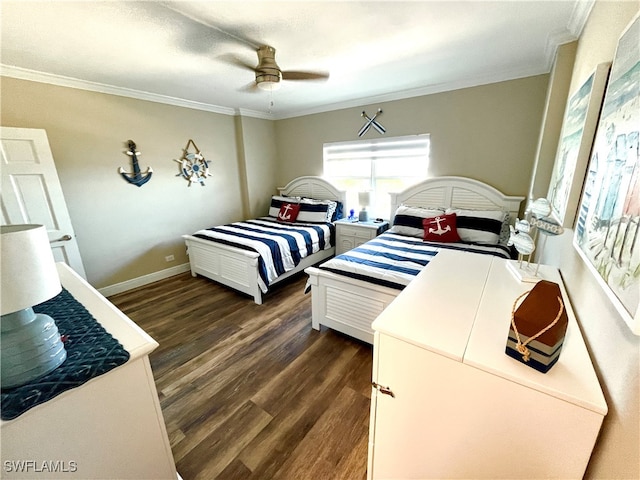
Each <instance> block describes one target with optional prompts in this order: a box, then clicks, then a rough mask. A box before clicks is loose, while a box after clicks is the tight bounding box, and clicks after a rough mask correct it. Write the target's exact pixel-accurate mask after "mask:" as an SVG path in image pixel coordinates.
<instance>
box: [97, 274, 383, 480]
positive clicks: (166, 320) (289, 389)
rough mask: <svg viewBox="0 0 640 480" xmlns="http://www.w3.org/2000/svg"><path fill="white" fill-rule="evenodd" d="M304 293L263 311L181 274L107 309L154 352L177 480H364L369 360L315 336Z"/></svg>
mask: <svg viewBox="0 0 640 480" xmlns="http://www.w3.org/2000/svg"><path fill="white" fill-rule="evenodd" d="M305 281H306V275H304V274H301V275H299V276H294V277H293V278H291V279H288V280H285V281H284V283H283V284H282V285H277V286H276V287H274V289H273V290H272V291H271V292H270V293H269V294H268V295H267V296H266V297H265V300H264V304H263V305H256V304H255V303H254V302H253V299H251V298H249V297H247V296H244V295H242V294H239V293H236V292H233V291H231V290H229V289H228V288H226V287H222V286H220V285H218V284H216V283H214V282H211V281H209V280H207V279H204V278H200V277H198V278H193V277H192V276H191V275H190V274H189V273H185V274H181V275H177V276H175V277H171V278H169V279H165V280H162V281H160V282H156V283H153V284H151V285H147V286H144V287H141V288H138V289H135V290H132V291H129V292H125V293H122V294H118V295H114V296H112V297H110V298H109V300H110V301H111V302H113V303H114V304H115V305H116V306H117V307H118V308H120V309H121V310H122V311H123V312H124V313H125V314H127V315H128V316H129V317H130V318H131V319H132V320H133V321H135V322H136V323H137V324H138V325H140V326H141V327H142V328H143V329H144V330H145V331H146V332H147V333H149V335H151V336H152V337H153V338H154V339H155V340H156V341H157V342H158V343H159V344H160V346H159V347H158V348H157V349H156V350H155V351H154V352H153V353H152V354H151V356H150V359H151V366H152V368H153V372H154V376H155V379H156V386H157V389H158V394H159V396H160V404H161V406H162V411H163V415H164V419H165V423H166V425H167V431H168V433H169V439H170V441H171V448H172V450H173V455H174V458H175V461H176V466H177V470H178V473H179V474H180V475H181V476H182V478H183V479H184V480H196V479H207V480H213V479H224V480H234V479H243V480H245V479H247V480H250V479H260V480H267V479H282V480H285V479H295V480H304V479H313V480H323V479H327V480H329V479H348V480H358V479H365V478H366V466H367V442H368V427H369V404H370V393H371V384H370V380H371V364H372V349H371V346H370V345H367V344H365V343H362V342H359V341H357V340H354V339H351V338H350V337H347V336H344V335H341V334H338V333H336V332H334V331H332V330H329V329H326V328H323V330H322V331H321V332H317V331H315V330H313V329H311V295H310V294H308V295H305V294H304V293H303V290H304V284H305Z"/></svg>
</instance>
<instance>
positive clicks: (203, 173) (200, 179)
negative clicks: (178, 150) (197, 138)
mask: <svg viewBox="0 0 640 480" xmlns="http://www.w3.org/2000/svg"><path fill="white" fill-rule="evenodd" d="M190 147H192V148H193V150H195V152H194V151H190V150H189V148H190ZM174 161H176V162H178V163H179V164H180V173H178V174H177V175H176V177H184V178H185V179H186V180H187V181H188V182H189V186H191V184H192V183H196V182H197V183H199V184H200V185H202V186H204V181H205V179H206V178H207V177H210V176H211V174H210V173H209V164H208V163H207V161H206V160H205V158H204V155H202V152H200V150H199V149H198V147H197V146H196V144H195V143H194V141H193V140H191V139H189V141H188V142H187V146H186V147H184V150H183V152H182V157H181V158H180V160H174Z"/></svg>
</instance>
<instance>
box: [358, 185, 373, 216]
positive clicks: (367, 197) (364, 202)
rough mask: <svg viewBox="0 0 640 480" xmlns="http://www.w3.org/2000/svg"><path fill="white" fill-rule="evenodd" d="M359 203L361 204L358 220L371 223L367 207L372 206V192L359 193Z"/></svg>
mask: <svg viewBox="0 0 640 480" xmlns="http://www.w3.org/2000/svg"><path fill="white" fill-rule="evenodd" d="M358 202H359V203H360V208H361V209H362V210H360V213H359V214H358V220H359V221H361V222H368V221H369V213H368V212H367V207H368V206H369V205H370V204H371V192H368V191H367V192H359V193H358Z"/></svg>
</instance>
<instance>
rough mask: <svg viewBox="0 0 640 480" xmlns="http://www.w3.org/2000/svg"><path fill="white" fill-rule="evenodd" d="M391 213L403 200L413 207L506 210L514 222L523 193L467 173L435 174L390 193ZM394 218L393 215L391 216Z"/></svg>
mask: <svg viewBox="0 0 640 480" xmlns="http://www.w3.org/2000/svg"><path fill="white" fill-rule="evenodd" d="M390 195H391V215H392V216H393V215H394V214H395V211H396V209H397V208H398V207H399V206H400V205H402V204H404V205H410V206H412V207H432V208H433V207H453V208H468V209H473V210H505V211H508V212H509V214H510V217H511V222H512V223H513V222H514V221H515V219H516V218H517V216H518V212H519V210H520V204H521V203H522V200H524V197H517V196H508V195H505V194H503V193H502V192H500V191H499V190H496V189H495V188H493V187H492V186H491V185H487V184H486V183H483V182H480V181H478V180H474V179H472V178H466V177H435V178H429V179H427V180H425V181H423V182H420V183H418V184H417V185H414V186H413V187H409V188H407V189H406V190H404V191H402V192H398V193H391V194H390ZM392 220H393V218H392Z"/></svg>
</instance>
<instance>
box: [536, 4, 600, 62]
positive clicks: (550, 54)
mask: <svg viewBox="0 0 640 480" xmlns="http://www.w3.org/2000/svg"><path fill="white" fill-rule="evenodd" d="M594 4H595V0H577V1H576V2H575V4H574V5H573V11H572V12H571V17H570V18H569V21H568V22H567V27H566V29H565V30H562V31H560V32H555V33H552V34H550V35H549V36H548V37H547V44H546V46H545V49H544V52H545V58H546V61H547V65H548V67H549V70H551V67H552V66H553V62H554V61H555V57H556V52H557V50H558V47H559V46H560V45H563V44H565V43H569V42H573V41H575V40H578V39H579V38H580V35H582V30H583V29H584V26H585V24H586V23H587V19H588V18H589V14H590V13H591V10H592V8H593V5H594Z"/></svg>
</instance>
